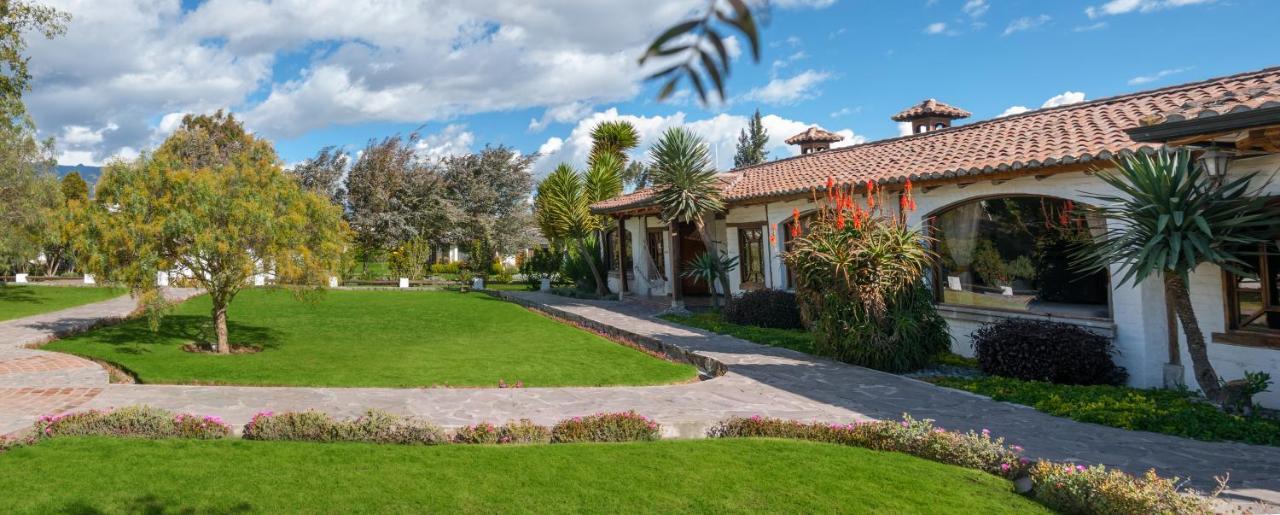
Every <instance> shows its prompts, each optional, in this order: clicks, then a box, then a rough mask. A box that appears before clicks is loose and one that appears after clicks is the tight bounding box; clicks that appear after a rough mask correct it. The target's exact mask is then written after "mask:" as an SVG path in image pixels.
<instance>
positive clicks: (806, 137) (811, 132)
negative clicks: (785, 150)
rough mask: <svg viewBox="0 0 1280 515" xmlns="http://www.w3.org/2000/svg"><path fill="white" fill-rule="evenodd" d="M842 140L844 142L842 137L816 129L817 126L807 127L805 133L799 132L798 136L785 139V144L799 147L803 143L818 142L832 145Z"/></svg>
mask: <svg viewBox="0 0 1280 515" xmlns="http://www.w3.org/2000/svg"><path fill="white" fill-rule="evenodd" d="M843 140H844V136H841V135H839V134H836V133H834V132H830V131H827V130H824V129H823V128H821V127H818V126H817V125H814V126H813V127H809V128H808V129H805V131H804V132H801V133H800V134H796V135H795V136H792V137H790V138H787V144H788V145H800V144H804V143H819V142H825V143H834V142H837V141H843Z"/></svg>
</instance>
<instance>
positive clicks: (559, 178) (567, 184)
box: [534, 164, 621, 295]
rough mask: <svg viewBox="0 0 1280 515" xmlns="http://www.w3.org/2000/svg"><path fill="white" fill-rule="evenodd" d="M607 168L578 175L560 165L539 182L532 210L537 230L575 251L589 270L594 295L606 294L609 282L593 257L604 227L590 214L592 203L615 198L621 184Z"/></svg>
mask: <svg viewBox="0 0 1280 515" xmlns="http://www.w3.org/2000/svg"><path fill="white" fill-rule="evenodd" d="M608 172H609V169H607V168H604V167H597V168H594V169H593V170H591V171H588V173H586V174H579V173H578V172H577V171H576V170H574V169H573V167H571V166H569V165H568V164H561V165H560V166H558V167H556V169H555V170H554V171H552V172H551V173H550V174H548V175H547V178H546V179H543V180H542V182H541V183H538V191H537V193H536V194H535V195H534V210H535V216H536V217H537V222H538V227H539V229H541V230H542V234H543V236H546V237H547V239H549V240H552V241H554V242H557V244H559V245H564V246H565V247H566V248H571V249H573V250H575V251H576V252H577V253H578V255H579V256H581V257H582V260H583V261H585V262H586V263H587V265H588V266H589V267H590V268H591V276H592V278H593V279H594V280H595V283H596V294H598V295H604V294H606V293H608V290H607V287H608V283H606V282H605V278H604V273H603V272H602V271H601V270H600V266H599V264H598V263H597V261H596V258H595V256H593V254H594V253H595V252H596V249H597V246H596V244H595V242H596V238H595V234H596V231H599V230H601V229H602V228H603V225H602V224H603V220H602V217H600V216H597V215H593V214H591V209H590V207H591V204H593V203H595V202H599V201H601V200H604V199H607V198H611V197H613V196H614V195H617V191H620V190H621V185H619V184H616V182H615V181H614V179H615V178H616V177H612V176H610V174H609V173H608Z"/></svg>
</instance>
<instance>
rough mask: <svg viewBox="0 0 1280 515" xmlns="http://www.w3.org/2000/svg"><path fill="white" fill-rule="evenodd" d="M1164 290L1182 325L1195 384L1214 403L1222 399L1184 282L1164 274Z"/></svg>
mask: <svg viewBox="0 0 1280 515" xmlns="http://www.w3.org/2000/svg"><path fill="white" fill-rule="evenodd" d="M1164 291H1165V295H1168V296H1169V300H1170V301H1171V302H1172V303H1173V310H1174V312H1175V313H1177V314H1178V320H1179V321H1181V322H1182V332H1183V333H1185V334H1186V335H1187V353H1188V354H1190V355H1191V366H1192V370H1194V371H1195V376H1196V384H1199V385H1200V390H1201V391H1203V392H1204V396H1205V397H1208V398H1209V399H1210V400H1212V401H1214V402H1220V401H1221V400H1222V399H1221V397H1222V389H1221V384H1220V382H1219V380H1218V374H1217V373H1216V372H1214V371H1213V363H1210V362H1209V352H1208V350H1207V349H1206V348H1205V342H1204V333H1203V332H1201V331H1200V322H1198V321H1197V320H1196V312H1195V309H1194V308H1193V306H1192V305H1191V294H1190V292H1189V291H1187V283H1186V281H1185V280H1184V279H1183V278H1182V276H1181V275H1178V274H1175V273H1168V272H1165V274H1164Z"/></svg>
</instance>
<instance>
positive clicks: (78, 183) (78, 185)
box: [61, 172, 89, 202]
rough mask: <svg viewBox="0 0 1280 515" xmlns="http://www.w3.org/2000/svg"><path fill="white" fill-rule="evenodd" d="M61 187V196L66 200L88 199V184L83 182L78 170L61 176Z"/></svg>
mask: <svg viewBox="0 0 1280 515" xmlns="http://www.w3.org/2000/svg"><path fill="white" fill-rule="evenodd" d="M61 188H62V198H63V199H64V200H66V201H68V202H70V201H72V200H79V201H82V202H83V201H85V200H89V184H88V183H86V182H84V178H83V177H81V176H80V172H71V173H69V174H67V175H65V176H63V177H62V186H61Z"/></svg>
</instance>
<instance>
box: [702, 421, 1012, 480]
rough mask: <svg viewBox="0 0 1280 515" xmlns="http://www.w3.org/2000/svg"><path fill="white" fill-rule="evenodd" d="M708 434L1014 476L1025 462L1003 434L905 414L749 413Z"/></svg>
mask: <svg viewBox="0 0 1280 515" xmlns="http://www.w3.org/2000/svg"><path fill="white" fill-rule="evenodd" d="M708 436H710V437H712V438H741V437H763V438H794V439H799V440H811V441H817V442H827V443H834V444H840V445H851V446H854V447H864V448H867V449H873V450H877V451H893V452H901V453H906V454H911V455H914V456H919V457H921V458H925V459H929V460H933V461H938V462H942V463H948V464H951V465H958V466H961V467H966V468H972V469H978V470H982V471H986V472H989V473H991V474H996V475H999V476H1003V477H1007V478H1014V477H1018V476H1019V475H1022V474H1024V473H1025V471H1026V469H1027V466H1028V462H1027V460H1025V459H1023V458H1022V457H1021V456H1020V453H1021V448H1019V447H1017V446H1006V445H1005V444H1004V439H1003V438H992V437H991V433H990V432H988V431H986V430H983V431H982V432H973V431H969V432H967V433H956V432H951V431H946V430H943V429H942V428H938V427H934V425H933V421H931V420H915V419H913V418H911V417H909V416H905V415H904V418H903V419H902V420H901V421H898V422H893V421H886V420H882V421H874V422H854V423H852V424H829V423H820V422H797V421H794V420H782V419H776V418H764V417H749V418H731V419H728V420H724V421H722V422H720V423H719V424H717V425H716V426H715V427H712V428H711V430H710V431H708Z"/></svg>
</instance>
